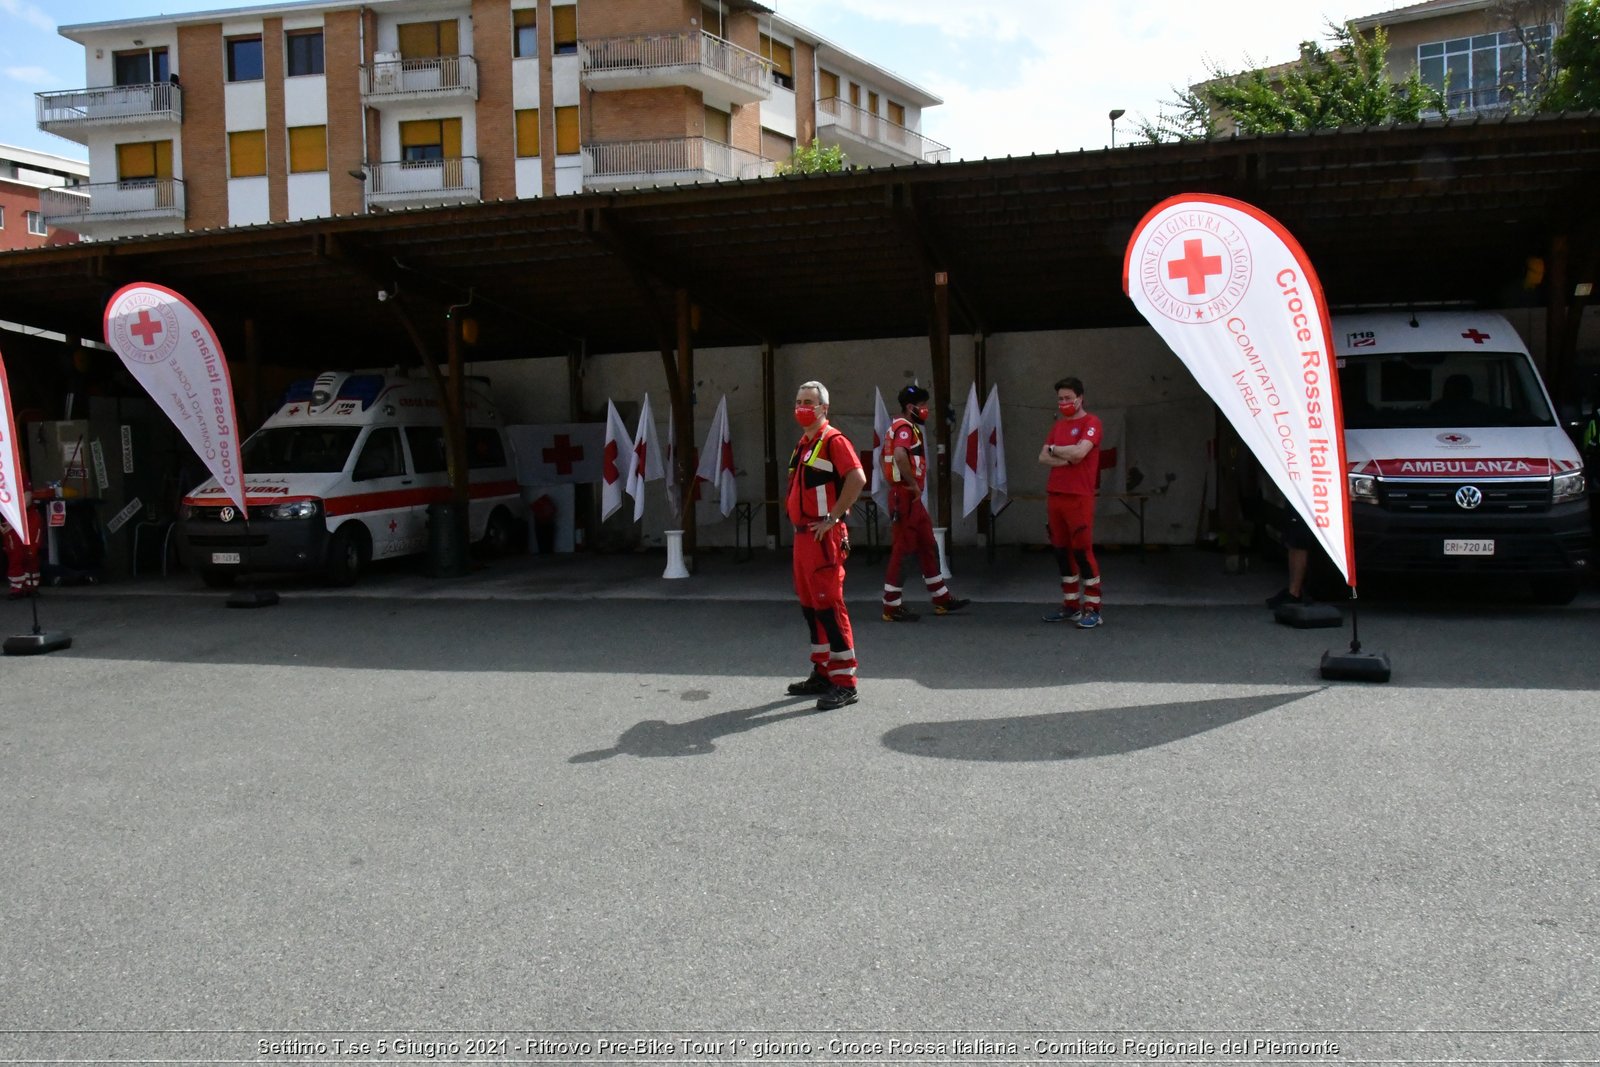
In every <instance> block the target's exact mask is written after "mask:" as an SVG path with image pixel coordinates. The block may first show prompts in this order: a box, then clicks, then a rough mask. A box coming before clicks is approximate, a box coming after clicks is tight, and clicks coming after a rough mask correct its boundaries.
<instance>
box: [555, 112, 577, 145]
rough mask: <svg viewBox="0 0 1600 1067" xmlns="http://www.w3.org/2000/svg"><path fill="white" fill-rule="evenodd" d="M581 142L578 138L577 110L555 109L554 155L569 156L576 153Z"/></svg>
mask: <svg viewBox="0 0 1600 1067" xmlns="http://www.w3.org/2000/svg"><path fill="white" fill-rule="evenodd" d="M580 145H581V142H580V141H579V138H578V109H577V108H576V107H558V108H556V153H557V154H558V155H563V156H570V155H572V154H573V153H575V152H577V151H578V150H579V148H580Z"/></svg>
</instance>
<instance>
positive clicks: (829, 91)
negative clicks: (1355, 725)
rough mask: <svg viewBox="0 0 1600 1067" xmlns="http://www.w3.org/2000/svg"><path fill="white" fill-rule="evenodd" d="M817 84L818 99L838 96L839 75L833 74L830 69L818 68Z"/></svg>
mask: <svg viewBox="0 0 1600 1067" xmlns="http://www.w3.org/2000/svg"><path fill="white" fill-rule="evenodd" d="M817 86H818V89H819V91H818V93H817V98H818V99H819V100H826V99H828V97H830V96H838V95H839V75H837V74H835V73H834V72H833V71H831V70H818V71H817Z"/></svg>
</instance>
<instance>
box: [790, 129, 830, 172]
mask: <svg viewBox="0 0 1600 1067" xmlns="http://www.w3.org/2000/svg"><path fill="white" fill-rule="evenodd" d="M844 162H845V160H844V149H842V148H840V147H839V146H838V145H836V144H830V145H824V144H822V143H820V142H819V141H818V140H817V138H815V137H813V138H812V139H811V143H810V144H808V145H800V146H799V147H797V148H796V149H795V150H794V155H792V156H790V157H789V158H788V159H787V160H785V161H783V162H780V163H779V164H778V173H779V174H829V173H833V172H835V171H841V170H844Z"/></svg>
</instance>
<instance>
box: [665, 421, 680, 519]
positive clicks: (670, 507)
mask: <svg viewBox="0 0 1600 1067" xmlns="http://www.w3.org/2000/svg"><path fill="white" fill-rule="evenodd" d="M666 473H667V511H668V513H669V514H670V515H671V518H670V519H668V520H667V525H668V526H672V527H676V526H677V525H678V523H679V522H681V521H682V520H683V490H682V489H680V488H679V487H678V418H677V412H675V411H673V410H672V409H670V408H669V409H668V410H667V454H666Z"/></svg>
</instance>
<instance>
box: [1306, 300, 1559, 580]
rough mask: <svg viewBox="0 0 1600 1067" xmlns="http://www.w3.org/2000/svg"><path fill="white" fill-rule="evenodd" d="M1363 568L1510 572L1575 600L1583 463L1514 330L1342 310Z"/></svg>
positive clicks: (1474, 316)
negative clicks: (1344, 311) (1346, 313)
mask: <svg viewBox="0 0 1600 1067" xmlns="http://www.w3.org/2000/svg"><path fill="white" fill-rule="evenodd" d="M1332 332H1333V340H1334V347H1335V350H1336V352H1337V353H1338V364H1339V391H1340V400H1341V403H1342V405H1343V410H1344V425H1345V451H1346V459H1347V461H1348V462H1349V465H1350V470H1349V479H1350V505H1351V507H1350V510H1351V523H1352V526H1353V528H1354V533H1355V552H1356V567H1357V573H1358V574H1361V575H1373V574H1377V575H1382V574H1418V575H1426V574H1443V575H1449V574H1459V575H1475V576H1489V575H1507V576H1515V577H1522V578H1528V579H1530V580H1531V581H1532V583H1533V588H1534V593H1535V595H1536V596H1537V597H1538V598H1539V599H1541V600H1545V601H1548V602H1552V603H1566V602H1567V601H1569V600H1571V599H1572V598H1573V596H1575V595H1576V594H1577V591H1578V589H1579V587H1580V585H1581V583H1582V580H1583V576H1584V574H1585V573H1586V568H1587V567H1588V565H1589V555H1590V551H1591V540H1590V530H1589V513H1588V502H1587V499H1586V497H1585V493H1584V475H1583V463H1582V460H1581V459H1580V457H1579V455H1578V451H1577V449H1576V448H1575V447H1574V446H1573V444H1572V441H1571V440H1570V439H1569V438H1568V437H1567V435H1566V434H1565V433H1564V432H1563V431H1562V429H1561V426H1560V424H1559V423H1558V421H1557V419H1556V415H1555V410H1554V406H1553V405H1552V404H1551V403H1550V396H1549V394H1548V393H1547V392H1546V391H1545V387H1544V383H1543V382H1541V381H1540V380H1539V374H1538V371H1537V370H1536V369H1535V367H1534V365H1533V360H1532V359H1531V358H1530V357H1529V355H1528V350H1527V348H1526V346H1524V345H1523V343H1522V339H1521V338H1520V337H1519V336H1518V335H1517V332H1516V331H1515V330H1513V329H1512V328H1511V324H1510V323H1509V322H1507V321H1506V320H1505V319H1504V318H1503V317H1501V316H1499V315H1493V314H1487V313H1483V312H1463V311H1417V312H1416V313H1414V314H1411V313H1405V312H1397V313H1385V314H1370V315H1343V316H1335V317H1334V319H1333V322H1332Z"/></svg>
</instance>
